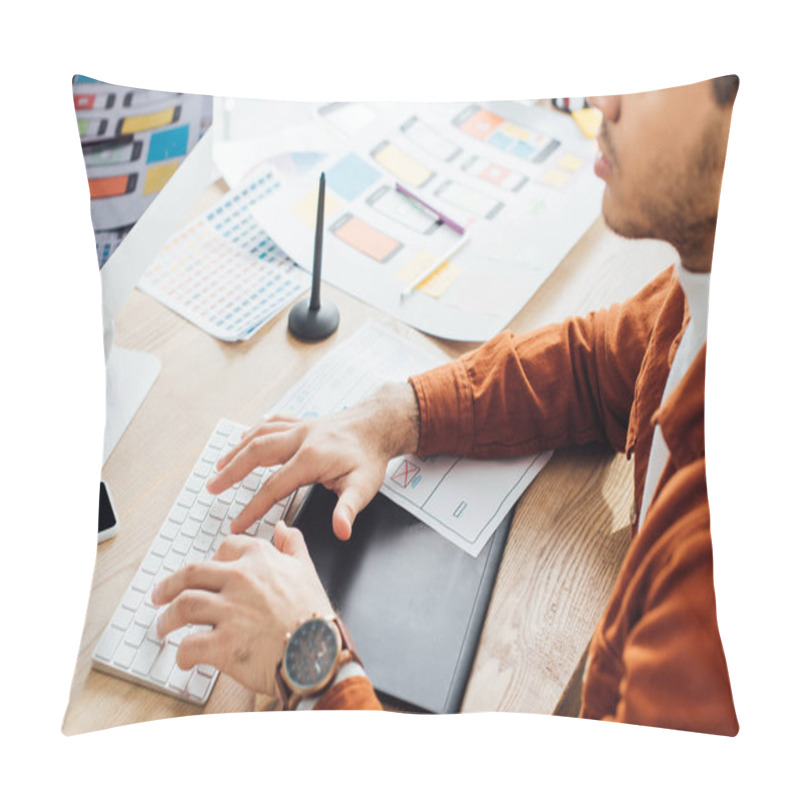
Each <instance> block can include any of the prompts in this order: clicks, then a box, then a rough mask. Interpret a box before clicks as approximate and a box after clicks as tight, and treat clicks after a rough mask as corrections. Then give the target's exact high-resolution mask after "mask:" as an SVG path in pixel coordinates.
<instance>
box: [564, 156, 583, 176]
mask: <svg viewBox="0 0 800 800" xmlns="http://www.w3.org/2000/svg"><path fill="white" fill-rule="evenodd" d="M582 164H583V159H582V158H579V157H578V156H573V155H572V154H571V153H567V154H566V155H564V156H562V158H561V161H559V162H558V166H559V167H561V168H562V169H568V170H569V171H570V172H575V170H577V169H580V167H581V165H582Z"/></svg>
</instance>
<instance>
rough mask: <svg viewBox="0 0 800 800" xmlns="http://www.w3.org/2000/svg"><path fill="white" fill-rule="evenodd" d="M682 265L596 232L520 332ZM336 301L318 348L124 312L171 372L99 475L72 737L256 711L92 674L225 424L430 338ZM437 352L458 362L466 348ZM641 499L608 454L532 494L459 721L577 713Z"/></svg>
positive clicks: (142, 346)
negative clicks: (109, 503) (332, 329)
mask: <svg viewBox="0 0 800 800" xmlns="http://www.w3.org/2000/svg"><path fill="white" fill-rule="evenodd" d="M223 189H224V185H215V186H214V187H211V188H210V190H209V193H210V195H211V196H213V195H214V194H219V193H220V192H221V191H223ZM671 258H672V255H671V252H670V251H669V250H668V249H667V248H666V247H665V246H664V245H661V244H659V243H654V242H638V243H632V242H623V241H622V240H620V239H619V238H618V237H616V236H614V235H612V234H611V233H610V232H609V231H608V230H607V229H606V228H605V227H604V225H603V223H602V222H601V221H598V222H596V223H595V225H593V226H592V228H590V230H589V231H588V232H587V233H586V235H585V236H584V237H583V238H582V239H581V241H580V242H579V243H578V244H577V245H576V247H575V248H573V250H572V251H571V252H570V254H569V255H568V256H567V258H566V259H565V260H564V261H563V262H562V264H561V265H560V266H559V267H558V269H557V270H556V271H555V272H554V273H553V275H552V276H551V277H550V278H549V279H548V281H547V282H546V283H545V284H544V286H543V287H542V288H541V289H540V290H539V291H538V292H537V293H536V295H535V296H534V297H533V298H532V299H531V300H530V301H529V302H528V304H527V305H526V306H525V308H524V309H523V310H522V311H521V312H520V314H519V315H518V316H517V317H516V318H515V319H514V320H513V321H512V323H511V325H510V326H509V327H510V328H511V329H512V330H515V331H518V332H521V331H525V330H530V329H532V328H534V327H537V326H539V325H542V324H545V323H549V322H554V321H557V320H560V319H563V318H564V317H565V316H567V315H570V314H579V313H585V312H587V311H589V310H591V309H593V308H598V307H601V306H604V305H608V304H609V303H611V302H614V301H616V300H621V299H624V298H626V297H628V296H630V295H631V294H633V293H634V292H635V291H636V290H638V289H639V288H640V287H641V286H643V285H644V284H645V283H646V282H647V281H648V280H650V279H651V278H652V277H653V276H654V275H656V274H657V273H658V272H660V271H661V270H662V269H664V268H665V267H666V266H668V265H669V264H670V263H671ZM325 292H326V296H329V297H330V298H331V299H332V300H334V302H335V303H336V304H337V305H338V307H339V310H340V312H341V325H340V328H339V330H338V331H337V332H336V334H335V335H334V336H333V337H331V338H330V339H329V340H327V341H325V342H322V343H319V344H315V345H306V344H301V343H298V342H296V341H295V340H293V339H292V338H291V337H290V336H289V335H288V333H287V328H286V317H287V314H288V311H284V312H283V313H282V314H280V315H279V316H278V317H277V318H276V319H274V320H273V321H272V322H271V323H270V324H268V325H267V326H266V327H265V328H264V329H262V330H261V331H260V332H259V333H258V334H257V335H256V336H255V337H254V338H253V339H251V340H250V341H248V342H243V343H237V344H225V343H223V342H220V341H218V340H216V339H213V338H212V337H210V336H208V335H207V334H205V333H203V332H202V331H201V330H200V329H198V328H196V327H194V326H193V325H191V324H189V323H187V322H185V321H184V320H183V319H182V318H180V317H178V316H177V315H175V314H174V313H172V312H171V311H169V310H168V309H166V308H165V307H163V306H162V305H160V304H159V303H158V302H156V301H155V300H153V299H152V298H150V297H148V296H146V295H144V294H142V293H140V292H138V291H135V292H134V293H133V294H132V295H131V296H130V298H129V299H128V300H127V301H126V303H125V304H124V306H123V307H122V309H121V311H120V313H119V314H118V315H117V318H116V342H117V344H119V345H121V346H123V347H130V348H134V349H137V350H145V351H148V352H151V353H153V354H155V355H156V356H158V358H159V359H160V360H161V364H162V369H161V374H160V375H159V377H158V380H157V381H156V383H155V386H154V387H153V389H152V390H151V392H150V394H149V395H148V397H147V399H146V400H145V402H144V404H143V405H142V407H141V408H140V410H139V412H138V414H137V415H136V417H135V419H134V420H133V422H132V423H131V425H130V427H129V428H128V430H127V431H126V433H125V435H124V436H123V437H122V440H121V441H120V443H119V445H118V446H117V448H116V450H115V451H114V452H113V453H112V455H111V457H110V458H109V460H108V461H107V463H106V465H105V468H104V470H103V476H104V478H105V479H106V480H107V481H108V482H109V484H110V485H111V486H112V487H113V492H114V497H115V501H116V505H117V509H118V512H119V516H120V532H119V534H118V535H117V536H116V537H115V538H114V539H112V540H110V541H108V542H105V543H103V544H101V545H99V546H98V551H97V562H96V565H95V572H94V578H93V584H92V592H91V596H90V598H89V604H88V610H87V615H86V623H85V628H84V632H83V638H82V641H81V646H80V653H79V657H78V661H77V666H76V670H75V675H74V679H73V684H72V690H71V695H70V703H69V707H68V709H67V713H66V716H65V720H64V727H63V730H64V732H65V733H67V734H73V733H82V732H88V731H93V730H99V729H103V728H108V727H112V726H116V725H123V724H127V723H132V722H140V721H144V720H152V719H161V718H164V717H173V716H180V715H189V714H203V713H206V714H209V713H218V712H230V711H245V710H249V709H251V708H252V705H253V696H252V694H251V693H250V692H249V691H247V690H245V689H244V688H242V687H241V686H240V685H238V684H237V683H236V682H235V681H233V680H231V679H230V678H228V677H227V676H224V675H222V676H220V679H219V680H218V682H217V686H216V687H215V689H214V691H213V693H212V696H211V699H210V701H209V702H208V704H207V705H206V707H205V708H203V709H199V708H197V707H195V706H192V705H190V704H188V703H185V702H182V701H179V700H174V699H172V698H169V697H166V696H164V695H162V694H159V693H157V692H154V691H150V690H148V689H143V688H140V687H137V686H134V685H133V684H131V683H128V682H127V681H123V680H120V679H118V678H114V677H111V676H108V675H104V674H102V673H100V672H97V671H95V670H92V669H91V653H92V650H93V649H94V646H95V644H96V643H97V640H98V638H99V636H100V635H101V633H102V631H103V629H104V627H105V625H106V623H107V622H108V619H109V617H110V616H111V614H112V612H113V611H114V609H115V608H116V606H117V604H118V603H119V601H120V599H121V597H122V595H123V593H124V592H125V590H126V588H127V587H128V584H129V582H130V580H131V579H132V577H133V575H134V573H135V571H136V569H137V567H138V565H139V563H140V561H141V559H142V558H143V556H144V554H145V553H146V551H147V549H148V547H149V545H150V543H151V542H152V540H153V537H154V536H155V534H156V532H157V531H158V529H159V527H160V525H161V523H162V521H163V519H164V517H165V515H166V514H167V512H168V510H169V508H170V507H171V504H172V502H173V501H174V499H175V497H176V496H177V494H178V492H179V490H180V488H181V487H182V485H183V482H184V481H185V479H186V477H187V475H188V474H189V472H190V471H191V469H192V466H193V464H194V462H195V459H196V458H197V454H198V453H199V452H200V450H201V449H202V447H203V444H204V443H205V441H206V439H207V437H208V435H209V432H210V431H211V430H212V428H213V426H214V425H215V423H216V422H217V420H218V419H219V418H220V417H228V418H230V419H233V420H236V421H239V422H242V423H246V424H249V423H251V422H253V421H254V420H256V419H257V418H258V417H260V416H261V415H262V414H263V413H264V412H265V411H266V410H268V409H269V408H270V407H271V406H272V405H273V404H274V403H275V402H277V401H278V400H279V399H280V398H281V396H282V395H283V394H284V393H285V392H286V390H287V389H288V388H289V387H290V386H291V385H292V384H293V383H294V382H295V381H297V380H298V379H299V378H300V377H301V376H302V375H303V373H304V372H305V371H306V370H307V369H308V368H309V367H310V366H311V365H312V364H313V363H314V362H315V361H316V360H317V359H318V358H320V357H321V356H322V355H324V354H325V353H326V352H328V351H329V350H330V349H331V348H333V347H336V345H337V344H338V343H339V342H340V341H342V340H343V339H345V338H346V337H347V336H349V335H350V334H351V333H353V332H354V331H355V330H356V329H357V328H359V327H360V326H361V325H362V324H363V323H364V322H365V321H367V320H376V321H379V322H383V323H385V324H388V325H390V326H391V327H393V328H394V329H395V330H397V331H398V332H400V333H401V334H402V335H405V336H409V337H415V336H420V335H421V334H419V333H417V332H416V331H412V330H410V329H408V328H406V327H405V326H403V325H402V324H400V323H398V322H396V321H394V320H392V319H390V318H389V317H387V316H386V315H385V314H383V313H382V312H380V311H377V310H376V309H373V308H370V307H368V306H366V305H365V304H363V303H361V302H360V301H358V300H356V299H354V298H352V297H350V296H348V295H345V294H344V293H342V292H339V291H336V290H335V289H332V288H330V287H325ZM437 344H439V345H440V346H441V347H442V348H443V349H444V350H445V351H446V352H447V353H448V354H449V355H451V356H453V357H455V356H458V355H459V354H461V353H463V352H465V351H466V350H467V349H469V348H468V347H466V346H464V345H460V344H455V343H452V342H442V341H438V342H437ZM632 496H633V491H632V472H631V465H630V464H629V463H627V462H626V461H625V459H624V458H623V457H621V456H615V455H614V454H612V453H609V452H607V451H605V450H601V449H597V448H583V449H581V450H573V451H569V452H561V453H557V454H556V455H555V456H554V457H553V459H552V461H551V463H550V464H549V465H548V466H547V467H546V468H545V470H544V472H543V473H542V474H541V475H540V476H539V477H538V478H537V480H536V481H535V482H534V483H533V484H532V485H531V487H530V488H529V489H528V491H527V492H526V494H525V495H524V496H523V498H522V499H521V500H520V502H519V503H518V506H517V511H516V515H515V517H514V523H513V526H512V529H511V533H510V536H509V540H508V543H507V546H506V550H505V554H504V558H503V562H502V565H501V567H500V572H499V575H498V578H497V583H496V586H495V590H494V594H493V596H492V600H491V604H490V607H489V611H488V615H487V619H486V624H485V626H484V630H483V635H482V637H481V640H480V645H479V648H478V652H477V657H476V661H475V664H474V668H473V671H472V676H471V678H470V681H469V684H468V686H467V691H466V695H465V698H464V702H463V706H462V709H463V710H464V711H486V710H506V711H528V712H537V713H544V714H552V713H565V714H569V713H574V712H575V710H576V697H577V694H576V692H577V690H578V689H579V685H580V682H579V677H580V671H581V670H580V665H581V660H582V657H583V655H584V652H585V650H586V647H587V645H588V642H589V639H590V637H591V634H592V632H593V630H594V627H595V625H596V623H597V620H598V619H599V617H600V615H601V613H602V611H603V608H604V606H605V603H606V600H607V598H608V595H609V593H610V591H611V589H612V587H613V583H614V580H615V576H616V574H617V571H618V569H619V566H620V563H621V561H622V558H623V556H624V553H625V550H626V547H627V544H628V540H629V535H630V529H629V522H628V520H629V510H630V505H631V501H632ZM574 677H575V678H576V679H575V680H573V678H574Z"/></svg>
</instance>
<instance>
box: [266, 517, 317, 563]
mask: <svg viewBox="0 0 800 800" xmlns="http://www.w3.org/2000/svg"><path fill="white" fill-rule="evenodd" d="M272 543H273V544H274V545H275V548H276V549H277V550H278V551H279V552H281V553H285V554H286V555H289V556H295V557H297V558H305V559H307V560H308V561H310V560H311V556H310V555H309V554H308V547H306V540H305V539H304V538H303V534H302V533H301V532H300V530H299V529H297V528H290V527H289V526H288V525H287V524H286V523H285V522H284V521H283V520H282V519H281V520H278V522H277V523H276V524H275V535H274V536H273V538H272Z"/></svg>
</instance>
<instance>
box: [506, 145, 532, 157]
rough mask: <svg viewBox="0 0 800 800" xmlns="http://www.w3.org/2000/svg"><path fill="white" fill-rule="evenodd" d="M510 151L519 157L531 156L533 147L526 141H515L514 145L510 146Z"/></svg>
mask: <svg viewBox="0 0 800 800" xmlns="http://www.w3.org/2000/svg"><path fill="white" fill-rule="evenodd" d="M511 152H512V153H513V154H514V155H515V156H519V157H520V158H525V159H528V158H533V154H534V152H535V151H534V149H533V148H532V147H531V146H530V145H529V144H528V143H527V142H521V141H520V142H517V143H516V144H515V145H514V147H512V148H511Z"/></svg>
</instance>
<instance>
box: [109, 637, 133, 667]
mask: <svg viewBox="0 0 800 800" xmlns="http://www.w3.org/2000/svg"><path fill="white" fill-rule="evenodd" d="M138 652H139V651H138V650H137V649H136V648H135V647H133V646H132V645H129V644H127V643H125V642H123V643H122V644H121V645H120V646H119V647H118V648H117V652H116V653H114V663H115V664H116V665H117V666H118V667H122V669H130V666H131V664H132V663H133V659H134V658H136V654H137V653H138Z"/></svg>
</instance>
